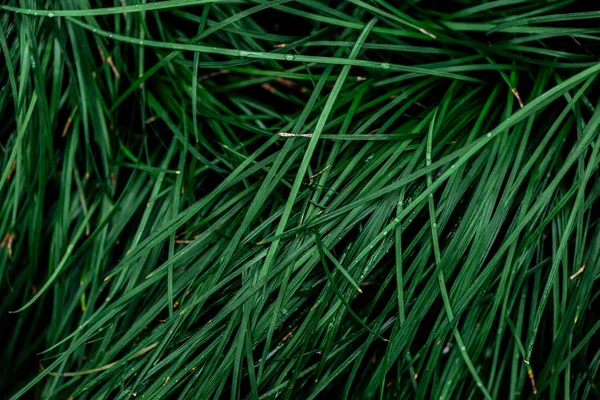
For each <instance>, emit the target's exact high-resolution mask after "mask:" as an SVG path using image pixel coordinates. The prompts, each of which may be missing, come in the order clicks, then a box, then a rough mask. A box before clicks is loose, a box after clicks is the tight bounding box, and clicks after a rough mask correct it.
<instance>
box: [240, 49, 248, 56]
mask: <svg viewBox="0 0 600 400" xmlns="http://www.w3.org/2000/svg"><path fill="white" fill-rule="evenodd" d="M239 55H240V57H248V56H249V55H250V52H249V51H244V50H240V52H239Z"/></svg>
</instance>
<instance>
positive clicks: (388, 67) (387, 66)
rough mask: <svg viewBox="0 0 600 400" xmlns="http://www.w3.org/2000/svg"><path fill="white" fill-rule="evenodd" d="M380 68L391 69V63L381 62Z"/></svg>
mask: <svg viewBox="0 0 600 400" xmlns="http://www.w3.org/2000/svg"><path fill="white" fill-rule="evenodd" d="M379 68H381V69H390V64H388V63H381V64H379Z"/></svg>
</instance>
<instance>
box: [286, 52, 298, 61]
mask: <svg viewBox="0 0 600 400" xmlns="http://www.w3.org/2000/svg"><path fill="white" fill-rule="evenodd" d="M295 58H296V57H294V55H293V54H286V55H285V59H286V60H287V61H294V59H295Z"/></svg>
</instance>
